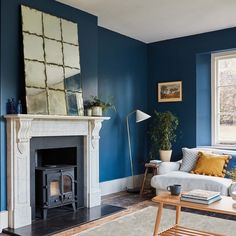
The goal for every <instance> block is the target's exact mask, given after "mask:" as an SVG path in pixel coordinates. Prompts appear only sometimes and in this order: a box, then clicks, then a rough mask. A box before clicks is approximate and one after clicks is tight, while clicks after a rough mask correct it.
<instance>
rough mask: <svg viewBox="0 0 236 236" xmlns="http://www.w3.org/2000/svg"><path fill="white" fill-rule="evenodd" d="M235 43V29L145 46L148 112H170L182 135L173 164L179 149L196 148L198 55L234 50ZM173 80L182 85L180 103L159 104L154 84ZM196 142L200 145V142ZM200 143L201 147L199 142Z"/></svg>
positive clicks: (202, 101) (177, 144) (178, 141)
mask: <svg viewBox="0 0 236 236" xmlns="http://www.w3.org/2000/svg"><path fill="white" fill-rule="evenodd" d="M235 39H236V28H231V29H226V30H221V31H215V32H210V33H204V34H199V35H194V36H189V37H183V38H177V39H172V40H166V41H161V42H156V43H152V44H149V45H148V72H149V79H148V110H149V112H152V111H153V109H157V110H159V111H164V110H170V111H172V112H174V113H175V114H176V115H177V116H178V117H179V120H180V129H179V130H180V131H181V133H182V134H181V138H178V140H177V143H176V144H175V145H174V148H173V149H174V157H173V160H176V159H177V158H178V156H179V155H180V153H181V147H183V146H187V147H195V146H196V145H197V135H196V131H197V117H198V118H199V116H198V114H197V97H196V94H197V81H196V78H197V76H196V74H197V73H196V62H197V55H198V54H201V53H210V52H213V51H218V50H226V49H234V48H236V40H235ZM176 80H181V81H183V101H182V102H178V103H158V102H157V99H156V86H157V82H159V81H176ZM203 82H204V81H203ZM204 83H205V82H204ZM208 84H209V83H208ZM198 86H200V84H198ZM199 102H200V103H204V100H203V99H202V100H199ZM200 106H201V104H198V108H199V107H200ZM198 110H199V109H198ZM209 117H210V116H209ZM198 122H199V120H198ZM199 125H200V124H199ZM200 126H201V125H200ZM202 126H203V124H202ZM179 137H180V136H179ZM199 137H200V136H199ZM198 141H199V142H200V140H199V138H198ZM200 143H201V144H202V142H200Z"/></svg>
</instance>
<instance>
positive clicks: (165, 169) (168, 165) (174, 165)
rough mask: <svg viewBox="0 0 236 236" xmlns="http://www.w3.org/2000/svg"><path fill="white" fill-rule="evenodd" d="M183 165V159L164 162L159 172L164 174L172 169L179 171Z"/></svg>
mask: <svg viewBox="0 0 236 236" xmlns="http://www.w3.org/2000/svg"><path fill="white" fill-rule="evenodd" d="M180 165H181V161H176V162H162V163H161V164H160V166H159V168H158V174H159V175H164V174H167V173H169V172H171V171H177V170H179V168H180Z"/></svg>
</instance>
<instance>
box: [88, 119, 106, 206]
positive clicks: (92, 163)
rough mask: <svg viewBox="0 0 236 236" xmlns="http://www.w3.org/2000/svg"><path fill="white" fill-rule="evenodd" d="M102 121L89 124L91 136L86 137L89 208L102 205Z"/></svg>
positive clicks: (93, 121) (92, 121)
mask: <svg viewBox="0 0 236 236" xmlns="http://www.w3.org/2000/svg"><path fill="white" fill-rule="evenodd" d="M101 127H102V120H91V121H90V122H89V127H88V128H89V134H88V136H87V137H85V147H86V148H85V153H86V154H85V155H84V156H85V157H87V158H86V159H85V168H84V170H85V172H87V173H85V176H87V178H85V181H86V182H85V189H87V190H85V205H86V206H87V207H93V206H99V205H101V190H100V186H99V139H100V136H99V132H100V129H101Z"/></svg>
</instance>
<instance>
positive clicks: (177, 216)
mask: <svg viewBox="0 0 236 236" xmlns="http://www.w3.org/2000/svg"><path fill="white" fill-rule="evenodd" d="M180 211H181V206H176V218H175V223H176V224H177V225H178V224H179V220H180Z"/></svg>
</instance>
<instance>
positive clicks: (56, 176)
mask: <svg viewBox="0 0 236 236" xmlns="http://www.w3.org/2000/svg"><path fill="white" fill-rule="evenodd" d="M75 169H76V166H74V165H48V166H44V167H37V168H36V169H35V178H36V179H35V180H36V185H37V188H36V209H37V210H40V212H41V215H42V217H43V219H46V218H47V211H48V209H50V208H55V207H60V206H64V205H68V204H72V207H73V210H74V211H75V210H76V207H75V201H76V196H75V195H76V194H75V184H76V180H75Z"/></svg>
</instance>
